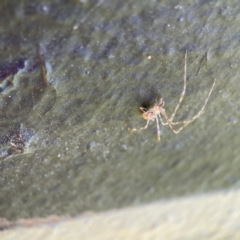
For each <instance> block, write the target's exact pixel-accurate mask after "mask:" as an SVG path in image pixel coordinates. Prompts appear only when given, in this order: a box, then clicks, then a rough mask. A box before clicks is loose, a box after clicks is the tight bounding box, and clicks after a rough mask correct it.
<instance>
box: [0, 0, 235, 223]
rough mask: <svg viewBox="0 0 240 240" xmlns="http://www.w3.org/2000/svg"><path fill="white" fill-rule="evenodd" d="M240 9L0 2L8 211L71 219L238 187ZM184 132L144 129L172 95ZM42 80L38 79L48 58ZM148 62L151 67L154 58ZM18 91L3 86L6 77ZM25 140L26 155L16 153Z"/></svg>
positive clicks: (113, 1)
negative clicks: (146, 112)
mask: <svg viewBox="0 0 240 240" xmlns="http://www.w3.org/2000/svg"><path fill="white" fill-rule="evenodd" d="M239 21H240V5H239V3H238V1H230V0H229V1H223V0H219V1H203V0H199V1H181V2H180V3H179V1H154V0H151V1H145V0H143V1H140V0H139V1H137V0H135V1H133V0H132V1H131V0H129V1H119V0H105V1H104V0H102V1H93V0H92V1H88V0H82V1H77V0H72V1H64V0H55V1H32V0H31V1H30V0H29V1H28V0H21V1H7V0H3V1H1V2H0V80H1V89H2V91H1V95H0V107H1V110H0V111H1V116H0V117H1V118H0V120H1V123H0V127H1V128H0V131H1V132H0V143H1V149H0V154H1V155H0V217H5V218H7V219H11V220H13V219H19V218H30V217H33V216H41V217H43V216H47V215H50V214H57V215H66V214H71V215H76V214H79V213H80V212H83V211H87V210H93V211H99V210H106V209H112V208H120V207H123V206H129V205H136V204H141V203H147V202H152V201H155V200H159V199H166V198H173V197H177V196H181V195H192V194H196V193H203V192H204V193H208V192H212V191H216V190H223V189H230V188H231V189H233V188H239V185H240V182H239V176H240V171H239V170H240V156H239V153H240V149H239V145H240V136H239V132H240V131H239V118H240V112H239V97H240V92H239V90H240V84H239V83H240V80H239V79H240V74H239V64H240V48H239V44H240V24H239ZM186 49H187V50H188V79H187V91H186V96H185V99H184V101H183V104H182V106H181V108H180V109H179V111H178V114H177V116H176V121H177V120H179V121H180V120H185V119H188V118H191V117H192V116H193V115H194V114H195V113H197V112H198V111H199V109H200V108H201V106H202V104H203V102H204V100H205V98H206V95H207V93H208V91H209V89H210V87H211V85H212V83H213V80H214V78H216V79H217V82H216V86H215V88H214V91H213V93H212V95H211V98H210V100H209V103H208V105H207V107H206V109H205V113H204V114H203V115H202V116H201V117H200V118H199V119H197V120H196V121H195V122H193V123H192V124H190V125H189V126H188V127H186V129H184V130H183V131H182V132H181V133H180V134H178V135H175V134H174V133H173V132H172V131H171V130H170V129H169V128H168V127H167V126H161V134H162V140H161V142H160V143H158V142H157V135H156V124H155V123H152V124H151V126H150V127H149V128H148V129H147V130H145V131H141V132H134V133H130V132H128V131H127V129H126V127H125V123H126V124H127V125H129V126H131V127H140V126H144V124H145V121H144V120H143V119H142V118H141V113H140V111H139V107H140V106H149V105H150V104H152V103H153V102H154V100H155V98H159V97H162V98H164V100H165V109H166V111H167V112H168V114H169V115H170V113H171V112H172V111H173V109H174V107H175V106H176V104H177V102H178V99H179V97H180V94H181V91H182V87H183V73H184V54H185V51H186ZM40 55H42V61H43V63H44V65H45V66H46V69H47V75H46V77H47V84H45V83H44V81H43V77H42V72H41V67H42V65H41V60H40V59H41V57H40ZM148 55H151V57H152V58H151V60H149V59H148V58H147V56H148ZM11 78H12V79H13V82H12V84H9V85H7V84H6V83H7V82H8V81H9V79H11ZM17 133H21V136H22V138H23V140H24V142H25V144H26V145H25V150H24V153H18V154H12V155H10V154H9V148H11V141H12V140H13V139H14V137H16V134H17Z"/></svg>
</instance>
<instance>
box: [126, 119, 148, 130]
mask: <svg viewBox="0 0 240 240" xmlns="http://www.w3.org/2000/svg"><path fill="white" fill-rule="evenodd" d="M149 121H150V120H148V121H147V124H146V125H145V126H144V127H141V128H129V127H128V131H130V132H133V131H139V130H144V129H146V128H147V127H148V124H149Z"/></svg>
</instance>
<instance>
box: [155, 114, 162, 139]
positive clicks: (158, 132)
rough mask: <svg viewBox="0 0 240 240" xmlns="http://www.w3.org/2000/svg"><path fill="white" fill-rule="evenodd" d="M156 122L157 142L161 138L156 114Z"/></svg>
mask: <svg viewBox="0 0 240 240" xmlns="http://www.w3.org/2000/svg"><path fill="white" fill-rule="evenodd" d="M156 122H157V136H158V142H160V140H161V138H160V127H159V122H158V118H157V116H156Z"/></svg>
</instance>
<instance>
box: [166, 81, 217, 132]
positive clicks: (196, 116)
mask: <svg viewBox="0 0 240 240" xmlns="http://www.w3.org/2000/svg"><path fill="white" fill-rule="evenodd" d="M215 83H216V79H214V82H213V85H212V87H211V89H210V91H209V93H208V96H207V98H206V100H205V102H204V104H203V106H202V108H201V110H200V111H199V112H198V113H197V114H196V115H195V116H194V117H193V118H191V119H189V120H186V121H183V122H182V123H184V124H183V126H182V127H180V128H179V129H178V130H175V129H173V127H172V125H175V124H176V123H174V122H172V121H170V119H168V117H167V115H166V113H165V114H164V115H163V116H164V118H165V119H166V121H167V122H168V125H169V127H170V128H171V129H172V131H173V132H174V133H176V134H178V133H179V132H181V131H182V130H183V129H184V128H185V127H186V126H187V125H188V124H189V123H191V122H193V121H194V120H196V119H197V118H199V117H200V116H201V115H202V114H203V113H204V109H205V107H206V105H207V102H208V100H209V98H210V96H211V94H212V91H213V87H214V85H215ZM177 124H178V122H177Z"/></svg>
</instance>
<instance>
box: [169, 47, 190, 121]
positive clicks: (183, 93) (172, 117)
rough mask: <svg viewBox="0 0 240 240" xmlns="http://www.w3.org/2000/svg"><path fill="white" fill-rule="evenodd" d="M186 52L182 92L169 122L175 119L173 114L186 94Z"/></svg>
mask: <svg viewBox="0 0 240 240" xmlns="http://www.w3.org/2000/svg"><path fill="white" fill-rule="evenodd" d="M186 82H187V50H186V53H185V65H184V84H183V91H182V94H181V97H180V99H179V101H178V104H177V106H176V108H175V110H174V112H173V113H172V115H171V117H170V118H169V120H170V121H172V120H173V119H174V117H175V114H176V112H177V110H178V108H179V106H180V104H181V103H182V100H183V97H184V95H185V92H186V85H187V83H186Z"/></svg>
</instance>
